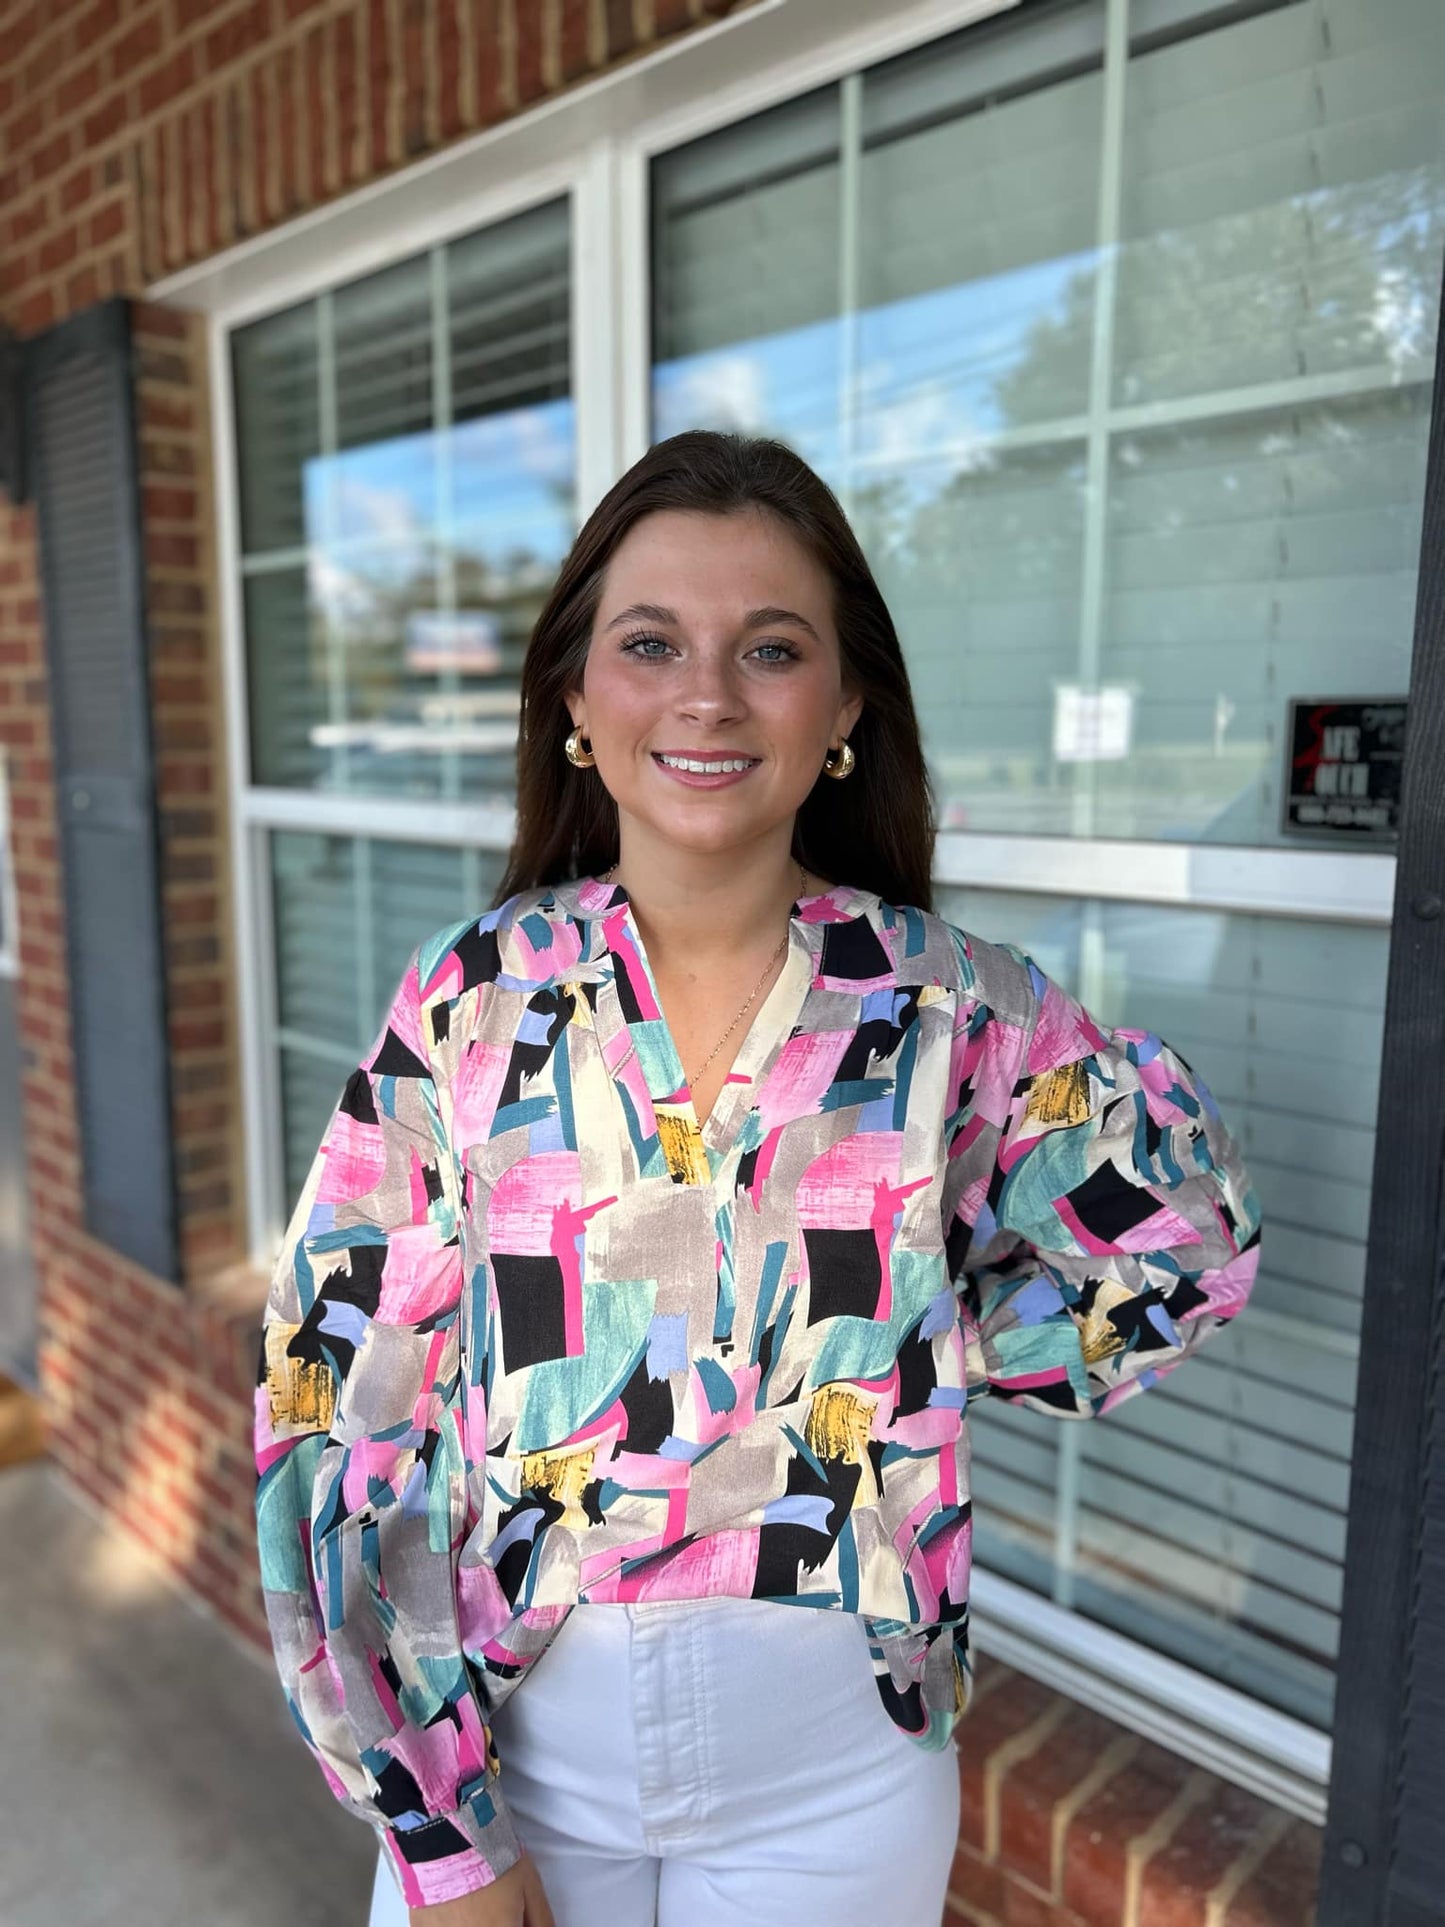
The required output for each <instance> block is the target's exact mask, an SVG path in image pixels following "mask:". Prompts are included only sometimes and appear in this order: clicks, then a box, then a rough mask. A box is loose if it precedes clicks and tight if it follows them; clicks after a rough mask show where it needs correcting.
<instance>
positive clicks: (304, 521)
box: [233, 201, 576, 802]
mask: <svg viewBox="0 0 1445 1927" xmlns="http://www.w3.org/2000/svg"><path fill="white" fill-rule="evenodd" d="M570 249H571V242H570V212H569V205H568V203H567V202H566V201H558V202H554V203H550V204H548V205H547V206H544V207H541V208H537V209H533V210H531V211H529V212H527V213H525V214H521V215H518V216H516V217H515V218H514V219H512V220H509V221H505V222H502V223H500V224H499V225H498V226H496V227H494V228H488V229H485V230H483V231H481V232H479V233H477V234H473V235H468V236H465V237H463V238H462V239H460V240H457V241H454V242H451V243H448V244H446V245H445V246H442V247H439V248H436V249H433V250H431V251H430V252H428V253H426V254H422V255H415V256H413V257H411V258H410V259H408V260H405V261H402V262H399V263H397V264H396V265H395V266H392V267H388V268H385V269H383V270H381V271H380V272H378V273H375V274H371V275H368V276H366V277H364V278H363V279H361V280H359V281H355V282H352V283H349V284H347V285H346V286H344V287H340V288H337V289H335V290H334V291H332V292H330V293H327V294H324V295H321V296H319V297H318V298H317V299H316V300H315V301H314V302H311V303H309V304H307V305H306V306H305V307H304V308H299V309H295V310H292V311H290V312H289V313H288V314H286V315H283V316H278V317H268V318H267V319H266V320H265V321H261V322H256V323H253V324H251V325H250V326H248V327H247V328H244V329H241V330H239V331H238V333H237V335H236V337H235V352H234V358H233V366H234V372H235V382H236V415H237V421H238V424H239V425H240V434H239V440H238V453H239V459H240V468H241V476H240V485H241V495H242V501H243V504H250V505H251V506H250V507H249V509H248V510H247V511H246V514H245V516H244V518H243V546H244V549H245V554H244V556H243V562H242V567H243V573H244V575H245V578H246V583H247V595H246V647H247V658H248V664H249V679H250V689H251V738H252V746H251V755H252V777H253V780H255V781H257V782H261V783H267V784H282V785H287V786H291V787H304V788H318V789H329V790H347V791H360V792H366V793H370V794H385V795H411V796H436V795H441V796H447V797H453V798H460V797H466V796H478V797H480V796H486V797H488V798H495V799H497V800H500V801H503V802H510V800H511V794H512V786H513V778H514V769H515V758H516V737H517V715H518V700H519V699H518V683H519V675H520V667H521V657H522V651H523V648H524V646H525V643H526V638H527V636H528V634H529V633H530V630H531V627H532V624H533V622H534V621H535V619H536V616H537V613H538V611H539V610H540V607H541V604H542V602H543V600H544V599H545V596H546V593H547V591H548V589H549V588H550V586H551V584H552V582H553V580H554V579H555V576H556V573H557V569H558V567H559V566H560V564H561V560H562V557H563V556H564V555H565V554H566V551H567V549H568V547H569V545H570V543H571V540H572V535H573V532H574V522H575V512H576V504H575V483H574V472H575V466H576V455H575V448H576V435H575V427H574V421H573V405H572V400H571V392H570V391H571V354H572V349H571V320H570V303H571V269H570V258H571V257H570ZM278 546H279V547H281V548H282V550H283V553H282V554H281V555H279V556H271V555H268V554H267V553H266V551H267V550H268V549H270V550H274V549H275V548H277V547H278ZM302 548H304V552H305V561H304V565H303V563H302V562H301V560H300V559H299V558H298V556H297V555H296V554H295V550H297V549H302ZM285 551H290V552H285ZM273 572H274V573H273Z"/></svg>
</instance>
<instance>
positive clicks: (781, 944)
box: [602, 863, 808, 1090]
mask: <svg viewBox="0 0 1445 1927" xmlns="http://www.w3.org/2000/svg"><path fill="white" fill-rule="evenodd" d="M616 868H617V865H616V864H615V863H614V864H613V865H612V868H611V869H610V870H608V872H607V874H606V875H605V876H604V877H603V879H602V881H603V882H604V883H610V882H611V881H612V876H613V871H615V870H616ZM807 893H808V872H807V871H806V870H805V869H804V868H803V866H802V864H801V863H800V864H799V865H798V895H799V896H806V895H807ZM791 932H792V920H791V919H789V925H788V929H786V930H785V931H784V932H783V934H782V936H781V937H780V938H779V940H778V947H777V949H776V950H775V951H774V952H773V954H772V956H771V957H769V958H768V961H767V963H766V964H765V965H764V966H763V974H762V976H761V977H759V978H758V981H757V982H756V983H755V984H754V985H753V987H752V989H751V991H749V993H748V1000H747V1002H746V1003H745V1004H744V1005H743V1007H742V1009H741V1010H740V1011H739V1012H738V1014H737V1016H736V1017H734V1019H733V1020H732V1022H731V1023H730V1024H729V1025H728V1027H727V1029H726V1030H725V1031H724V1032H723V1034H722V1036H721V1037H719V1039H718V1040H717V1042H716V1043H715V1044H714V1045H713V1047H712V1049H711V1050H710V1051H709V1052H708V1054H707V1056H706V1057H704V1059H703V1060H702V1062H701V1063H700V1064H699V1065H698V1067H697V1069H696V1070H695V1071H694V1072H693V1073H692V1075H691V1076H690V1077H689V1078H688V1080H687V1087H688V1089H689V1090H692V1089H694V1088H695V1087H696V1084H697V1080H698V1079H699V1078H700V1077H701V1076H702V1074H703V1072H704V1071H705V1070H706V1069H707V1067H708V1065H709V1064H710V1063H711V1062H712V1060H713V1059H714V1058H715V1057H716V1056H717V1054H718V1052H719V1051H720V1050H721V1049H722V1047H723V1045H724V1044H725V1043H726V1042H727V1040H728V1039H729V1037H731V1036H732V1034H733V1032H734V1031H735V1030H736V1029H737V1027H738V1025H739V1024H740V1023H741V1022H742V1021H743V1019H744V1017H746V1016H747V1014H748V1012H749V1011H750V1010H751V1009H752V1007H753V1005H754V1003H755V1002H756V1001H757V996H758V992H759V991H760V990H761V989H762V987H763V985H764V984H765V983H766V982H767V981H768V978H769V976H770V975H771V973H772V969H773V966H774V964H775V963H776V962H777V961H778V959H779V957H781V956H782V954H783V952H784V951H785V950H786V949H787V947H788V938H789V936H790V935H791Z"/></svg>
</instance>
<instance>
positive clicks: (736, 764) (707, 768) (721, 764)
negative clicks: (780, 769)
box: [657, 756, 757, 776]
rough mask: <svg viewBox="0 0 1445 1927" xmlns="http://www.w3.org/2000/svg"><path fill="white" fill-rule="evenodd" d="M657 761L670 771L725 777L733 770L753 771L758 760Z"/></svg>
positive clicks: (669, 758) (673, 758)
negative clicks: (681, 770) (677, 770)
mask: <svg viewBox="0 0 1445 1927" xmlns="http://www.w3.org/2000/svg"><path fill="white" fill-rule="evenodd" d="M657 760H658V762H660V763H666V764H667V767H668V768H669V769H685V770H690V771H691V772H692V773H693V774H694V775H695V776H723V775H727V774H729V773H731V772H732V771H733V770H742V769H751V768H752V766H753V764H754V762H755V761H756V760H757V759H756V758H755V757H752V756H725V757H722V758H721V759H720V760H719V761H717V762H712V763H704V762H701V761H699V759H698V758H697V757H695V756H659V757H658V759H657Z"/></svg>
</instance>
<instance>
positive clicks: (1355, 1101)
mask: <svg viewBox="0 0 1445 1927" xmlns="http://www.w3.org/2000/svg"><path fill="white" fill-rule="evenodd" d="M940 907H941V908H942V910H943V912H944V914H945V915H947V916H949V917H950V918H951V919H952V920H953V921H954V922H956V923H960V924H962V925H963V926H964V927H965V928H966V929H969V930H972V931H974V932H975V933H976V934H977V935H979V936H982V937H986V938H989V939H993V940H998V939H1003V940H1006V941H1011V942H1016V943H1021V944H1023V945H1024V946H1025V947H1026V948H1027V949H1028V950H1029V951H1030V952H1031V953H1032V954H1033V956H1034V957H1035V959H1036V960H1037V962H1038V963H1039V965H1040V967H1041V968H1042V969H1044V970H1046V971H1047V972H1048V973H1049V974H1050V975H1051V976H1056V977H1058V978H1059V980H1060V981H1061V982H1063V983H1064V984H1066V985H1067V986H1068V987H1069V988H1070V989H1071V990H1073V991H1074V992H1075V993H1076V994H1078V995H1081V996H1082V997H1083V998H1084V1000H1085V1002H1086V1003H1087V1004H1088V1005H1089V1007H1090V1009H1091V1010H1093V1012H1094V1014H1095V1015H1096V1016H1098V1017H1099V1019H1100V1020H1101V1021H1102V1022H1104V1023H1112V1024H1117V1023H1122V1022H1127V1023H1128V1024H1130V1025H1131V1026H1133V1027H1136V1028H1142V1029H1149V1030H1153V1031H1155V1032H1157V1033H1158V1034H1159V1035H1160V1036H1162V1037H1164V1038H1165V1039H1166V1040H1167V1041H1168V1042H1169V1043H1170V1044H1171V1045H1172V1046H1173V1047H1174V1048H1175V1049H1177V1050H1178V1051H1179V1052H1180V1053H1181V1054H1182V1055H1183V1056H1184V1057H1185V1058H1186V1060H1187V1061H1188V1062H1189V1063H1190V1064H1191V1065H1193V1066H1194V1067H1195V1068H1196V1069H1198V1070H1200V1071H1201V1072H1202V1074H1203V1075H1204V1077H1205V1079H1206V1081H1207V1083H1208V1084H1209V1087H1210V1089H1211V1090H1212V1091H1213V1093H1214V1095H1215V1096H1216V1097H1217V1099H1218V1101H1219V1105H1220V1109H1221V1110H1222V1111H1223V1113H1224V1115H1225V1117H1226V1118H1227V1119H1228V1120H1229V1122H1230V1125H1231V1127H1232V1128H1233V1129H1234V1130H1235V1131H1236V1132H1237V1134H1238V1136H1239V1139H1240V1142H1241V1145H1242V1147H1243V1150H1244V1154H1245V1158H1246V1160H1247V1162H1248V1164H1249V1168H1250V1171H1251V1174H1252V1175H1253V1177H1254V1180H1255V1183H1256V1185H1257V1186H1258V1189H1259V1195H1260V1202H1261V1205H1262V1207H1263V1211H1264V1218H1265V1224H1266V1227H1267V1231H1266V1237H1265V1241H1264V1247H1263V1263H1262V1267H1261V1271H1260V1277H1259V1283H1258V1285H1257V1287H1256V1291H1255V1294H1254V1297H1253V1300H1252V1302H1251V1305H1250V1308H1249V1310H1248V1311H1247V1312H1246V1314H1245V1316H1244V1317H1243V1318H1241V1319H1240V1321H1239V1323H1238V1325H1237V1326H1234V1327H1232V1328H1231V1329H1230V1330H1229V1331H1228V1332H1226V1333H1223V1334H1221V1335H1220V1336H1219V1337H1218V1338H1217V1339H1216V1340H1215V1341H1213V1342H1212V1343H1211V1345H1210V1346H1209V1348H1208V1349H1207V1350H1206V1351H1205V1352H1203V1353H1201V1354H1200V1356H1199V1357H1198V1358H1196V1359H1193V1360H1191V1361H1190V1362H1189V1363H1188V1364H1186V1365H1185V1366H1184V1367H1182V1369H1181V1370H1180V1371H1179V1372H1177V1373H1176V1374H1174V1375H1173V1376H1172V1377H1170V1378H1169V1379H1167V1380H1166V1381H1165V1382H1164V1383H1163V1384H1162V1385H1160V1386H1158V1387H1156V1388H1155V1389H1154V1390H1153V1391H1151V1392H1149V1393H1148V1394H1147V1395H1145V1396H1143V1397H1141V1398H1138V1399H1135V1400H1133V1401H1131V1402H1130V1403H1128V1404H1126V1405H1123V1406H1121V1407H1120V1408H1119V1410H1118V1411H1117V1412H1114V1413H1111V1414H1110V1416H1109V1418H1108V1420H1107V1421H1105V1422H1103V1423H1101V1424H1097V1425H1090V1426H1074V1427H1070V1428H1068V1433H1067V1437H1064V1438H1061V1437H1059V1436H1057V1431H1058V1428H1056V1427H1051V1426H1049V1424H1048V1423H1047V1421H1038V1419H1037V1415H1034V1414H1030V1413H1023V1412H1019V1413H1014V1412H1007V1411H1004V1410H1003V1409H1002V1408H1000V1407H997V1406H993V1405H991V1404H990V1403H989V1402H988V1401H987V1400H983V1401H981V1402H980V1404H979V1406H978V1408H977V1414H976V1416H977V1421H978V1422H977V1425H976V1428H975V1435H974V1452H975V1464H976V1467H977V1471H976V1479H975V1489H976V1493H977V1497H978V1532H979V1540H978V1544H979V1553H980V1557H981V1558H983V1559H984V1560H985V1561H986V1562H987V1563H989V1564H991V1565H992V1566H993V1567H994V1568H995V1569H996V1570H998V1571H1001V1572H1004V1573H1007V1574H1008V1575H1009V1576H1010V1577H1013V1578H1016V1579H1018V1580H1020V1581H1021V1582H1022V1583H1024V1584H1027V1585H1031V1586H1033V1587H1035V1588H1036V1589H1039V1590H1043V1591H1047V1592H1050V1593H1052V1594H1054V1595H1055V1596H1058V1597H1061V1598H1062V1599H1064V1600H1065V1601H1066V1602H1067V1603H1070V1604H1073V1605H1075V1606H1077V1607H1078V1608H1079V1609H1080V1610H1082V1611H1084V1612H1086V1613H1088V1614H1089V1615H1090V1616H1092V1617H1094V1618H1097V1619H1100V1620H1102V1621H1103V1622H1104V1623H1105V1624H1107V1625H1110V1626H1113V1627H1115V1628H1116V1629H1118V1630H1119V1631H1121V1632H1125V1633H1129V1634H1132V1635H1133V1636H1134V1637H1136V1638H1140V1639H1142V1640H1144V1641H1145V1642H1146V1643H1147V1644H1149V1645H1150V1646H1154V1647H1158V1648H1159V1649H1160V1650H1162V1651H1165V1652H1169V1653H1172V1654H1174V1655H1175V1656H1176V1657H1177V1658H1179V1659H1181V1660H1184V1661H1186V1662H1187V1663H1188V1664H1190V1665H1193V1666H1197V1667H1200V1668H1201V1669H1203V1670H1204V1671H1206V1672H1209V1673H1212V1674H1213V1675H1215V1676H1216V1677H1218V1678H1221V1679H1224V1680H1227V1681H1229V1682H1231V1683H1232V1684H1234V1685H1237V1686H1239V1687H1241V1688H1242V1689H1243V1690H1244V1691H1246V1692H1249V1693H1251V1694H1252V1695H1254V1696H1255V1697H1257V1698H1260V1699H1263V1700H1267V1701H1269V1702H1270V1703H1271V1704H1272V1705H1276V1706H1279V1707H1282V1708H1283V1709H1284V1710H1286V1711H1288V1712H1291V1713H1294V1714H1296V1715H1297V1716H1299V1717H1300V1718H1303V1719H1306V1720H1309V1721H1311V1722H1312V1723H1314V1724H1316V1725H1321V1726H1324V1725H1327V1724H1328V1721H1329V1713H1330V1705H1331V1691H1332V1677H1333V1664H1334V1657H1335V1651H1336V1644H1337V1633H1338V1625H1337V1621H1338V1613H1339V1595H1340V1572H1341V1568H1342V1564H1343V1559H1344V1521H1345V1510H1346V1505H1347V1501H1348V1476H1349V1455H1350V1444H1351V1435H1352V1418H1353V1401H1354V1379H1355V1342H1356V1339H1357V1337H1358V1333H1359V1325H1360V1309H1361V1292H1362V1288H1363V1283H1364V1262H1365V1235H1366V1229H1367V1224H1368V1217H1369V1196H1370V1174H1371V1170H1372V1166H1373V1160H1374V1148H1375V1128H1374V1126H1375V1094H1376V1089H1377V1086H1378V1082H1379V1069H1380V1042H1381V1036H1382V1031H1383V1023H1384V995H1385V971H1386V961H1387V954H1388V947H1389V934H1388V932H1387V931H1385V930H1383V929H1365V928H1356V927H1354V926H1350V925H1341V924H1306V923H1302V922H1293V921H1289V920H1286V919H1283V918H1271V917H1250V916H1238V915H1228V914H1224V913H1218V912H1209V911H1200V910H1181V909H1166V908H1161V907H1159V906H1150V905H1141V904H1126V903H1072V904H1070V903H1063V904H1061V903H1058V902H1052V901H1050V900H1049V899H1047V898H1042V897H1026V896H1023V895H1021V894H1020V895H1013V894H1006V893H996V892H985V891H949V892H946V893H944V897H943V901H942V903H941V906H940ZM1322 1037H1328V1038H1329V1040H1330V1046H1329V1051H1328V1053H1327V1054H1326V1053H1323V1052H1322V1051H1321V1049H1320V1039H1321V1038H1322ZM1065 1459H1067V1460H1068V1461H1070V1463H1069V1465H1068V1467H1067V1470H1066V1469H1065V1468H1064V1467H1063V1465H1062V1464H1061V1460H1065ZM1071 1493H1073V1494H1076V1498H1071V1497H1070V1496H1069V1495H1070V1494H1071Z"/></svg>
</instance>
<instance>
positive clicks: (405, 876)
mask: <svg viewBox="0 0 1445 1927" xmlns="http://www.w3.org/2000/svg"><path fill="white" fill-rule="evenodd" d="M270 847H271V875H272V895H271V915H272V922H273V925H274V929H275V958H276V977H275V995H276V1012H277V1018H278V1029H279V1037H278V1048H279V1055H280V1063H281V1101H282V1118H283V1137H284V1141H285V1158H284V1162H285V1181H286V1187H287V1201H288V1204H289V1203H294V1201H295V1199H296V1198H297V1197H298V1196H299V1195H300V1190H301V1186H302V1185H303V1183H304V1182H305V1179H306V1173H307V1171H308V1170H309V1169H310V1165H311V1160H312V1158H313V1157H314V1155H315V1152H316V1147H317V1145H318V1144H319V1143H320V1141H321V1134H322V1132H323V1131H324V1130H325V1128H326V1123H327V1119H328V1118H329V1117H330V1114H331V1111H332V1109H333V1107H334V1106H335V1103H336V1100H337V1098H338V1097H339V1096H340V1094H341V1087H342V1085H343V1084H344V1083H345V1081H346V1079H347V1077H348V1076H349V1075H350V1074H351V1072H352V1070H354V1069H355V1067H356V1065H357V1063H358V1062H359V1060H360V1055H361V1053H363V1052H364V1051H366V1050H367V1049H368V1048H369V1047H370V1045H371V1044H372V1042H373V1041H374V1039H375V1037H376V1033H377V1028H378V1026H379V1025H380V1023H381V1020H382V1018H383V1016H384V1015H385V1013H386V1009H387V1005H388V1002H389V1000H390V998H391V995H392V993H393V991H394V990H395V989H396V986H397V984H398V983H399V982H400V981H401V973H402V971H403V970H404V969H405V968H406V964H407V960H408V959H409V957H410V956H411V953H412V951H413V950H414V949H415V948H416V946H417V944H418V943H420V942H421V940H422V939H423V938H424V937H429V936H430V935H431V934H432V933H433V931H436V930H440V929H442V928H443V927H444V926H445V925H447V924H450V923H459V922H460V921H461V920H462V918H464V917H471V916H477V915H480V913H481V911H482V909H483V907H484V906H485V905H486V904H487V903H489V902H490V901H491V899H492V896H493V894H494V892H495V890H496V887H497V884H498V882H499V881H500V878H501V869H502V862H503V855H502V852H501V851H499V850H477V849H472V848H466V849H459V848H455V847H444V846H440V845H436V844H427V843H403V842H399V841H394V840H392V839H391V838H386V837H359V836H330V835H323V834H320V833H315V832H310V831H297V830H278V831H275V832H273V833H272V835H271V838H270Z"/></svg>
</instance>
